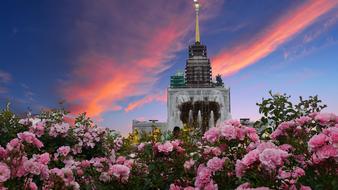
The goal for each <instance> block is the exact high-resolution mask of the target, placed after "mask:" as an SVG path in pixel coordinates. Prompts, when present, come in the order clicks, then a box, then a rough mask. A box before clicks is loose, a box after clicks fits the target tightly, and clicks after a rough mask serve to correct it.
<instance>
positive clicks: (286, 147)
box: [279, 144, 294, 152]
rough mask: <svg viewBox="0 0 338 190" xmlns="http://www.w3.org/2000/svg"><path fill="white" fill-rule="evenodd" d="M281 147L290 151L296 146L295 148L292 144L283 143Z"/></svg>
mask: <svg viewBox="0 0 338 190" xmlns="http://www.w3.org/2000/svg"><path fill="white" fill-rule="evenodd" d="M279 148H280V149H281V150H284V151H286V152H289V151H291V150H293V149H294V148H293V147H292V146H291V145H289V144H282V145H280V146H279Z"/></svg>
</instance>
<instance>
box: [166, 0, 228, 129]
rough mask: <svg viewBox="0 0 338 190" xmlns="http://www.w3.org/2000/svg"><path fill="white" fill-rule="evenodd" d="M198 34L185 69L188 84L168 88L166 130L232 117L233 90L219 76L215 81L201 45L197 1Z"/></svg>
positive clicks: (210, 124) (212, 123)
mask: <svg viewBox="0 0 338 190" xmlns="http://www.w3.org/2000/svg"><path fill="white" fill-rule="evenodd" d="M195 11H196V29H195V32H196V35H195V42H194V43H193V44H192V45H190V46H189V55H188V59H187V61H186V66H185V76H184V78H185V85H179V86H178V85H175V84H172V80H171V84H170V87H169V88H168V101H167V104H168V105H167V109H168V110H167V111H168V121H167V122H168V124H167V129H168V130H172V129H173V128H174V127H175V126H178V127H183V125H184V124H186V125H191V126H194V127H199V128H201V130H202V131H205V130H206V129H207V128H209V127H212V126H215V125H216V124H217V123H218V122H222V121H224V120H226V119H229V118H230V117H231V114H230V112H231V109H230V88H227V87H224V85H223V82H222V81H221V79H220V76H217V77H218V78H217V83H215V82H213V81H212V68H211V63H210V59H209V58H208V56H207V47H206V46H205V45H203V44H202V43H201V40H200V33H199V19H198V17H199V4H198V2H197V1H195Z"/></svg>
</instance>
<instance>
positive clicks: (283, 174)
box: [278, 169, 292, 179]
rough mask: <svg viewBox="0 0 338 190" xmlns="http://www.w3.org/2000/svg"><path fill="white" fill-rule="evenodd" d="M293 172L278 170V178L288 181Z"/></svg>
mask: <svg viewBox="0 0 338 190" xmlns="http://www.w3.org/2000/svg"><path fill="white" fill-rule="evenodd" d="M291 175H292V174H291V172H287V171H284V170H282V169H279V170H278V178H279V179H287V178H290V177H291Z"/></svg>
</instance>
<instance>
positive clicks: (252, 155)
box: [241, 150, 260, 167]
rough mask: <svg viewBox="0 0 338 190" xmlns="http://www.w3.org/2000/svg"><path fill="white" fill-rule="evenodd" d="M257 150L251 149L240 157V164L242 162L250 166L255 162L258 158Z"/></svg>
mask: <svg viewBox="0 0 338 190" xmlns="http://www.w3.org/2000/svg"><path fill="white" fill-rule="evenodd" d="M259 153H260V152H259V151H258V150H252V151H250V152H249V153H248V154H246V155H245V156H244V157H243V159H242V161H241V162H242V164H244V165H245V166H247V167H250V166H251V165H252V164H253V163H255V162H256V161H257V160H258V158H259Z"/></svg>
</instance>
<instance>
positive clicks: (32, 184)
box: [28, 181, 38, 190]
mask: <svg viewBox="0 0 338 190" xmlns="http://www.w3.org/2000/svg"><path fill="white" fill-rule="evenodd" d="M28 186H29V189H30V190H37V189H38V186H37V185H36V184H35V183H34V182H32V181H31V182H29V185H28Z"/></svg>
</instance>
